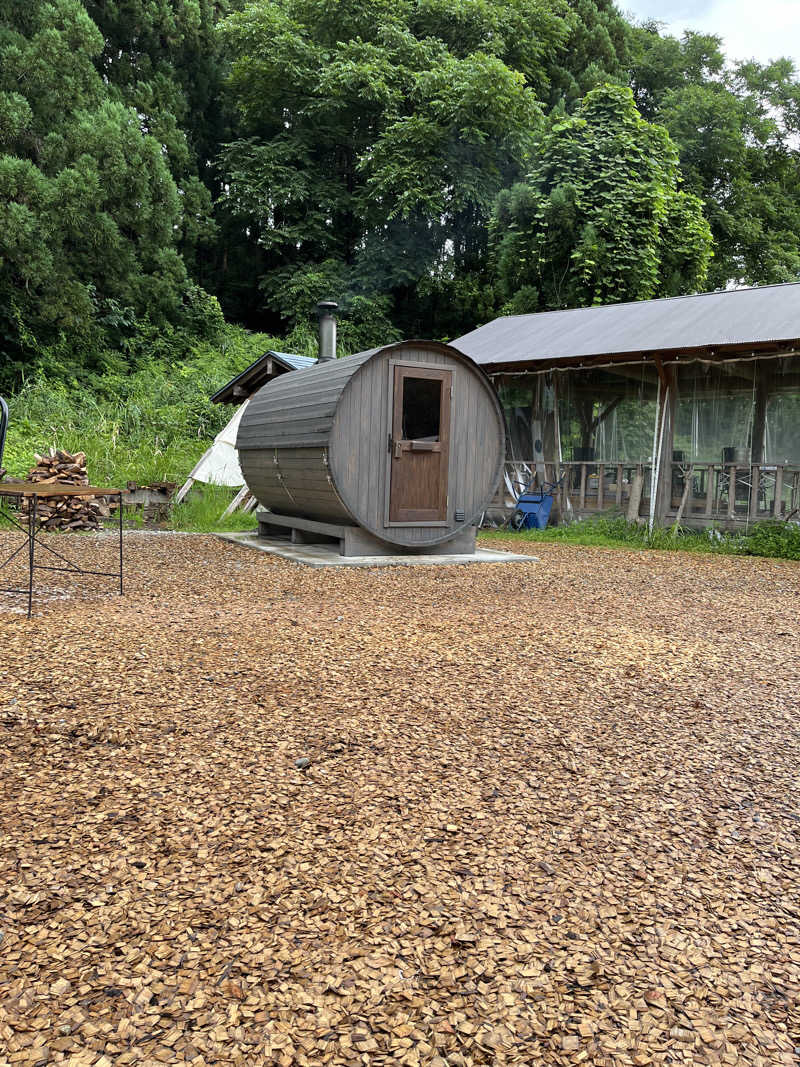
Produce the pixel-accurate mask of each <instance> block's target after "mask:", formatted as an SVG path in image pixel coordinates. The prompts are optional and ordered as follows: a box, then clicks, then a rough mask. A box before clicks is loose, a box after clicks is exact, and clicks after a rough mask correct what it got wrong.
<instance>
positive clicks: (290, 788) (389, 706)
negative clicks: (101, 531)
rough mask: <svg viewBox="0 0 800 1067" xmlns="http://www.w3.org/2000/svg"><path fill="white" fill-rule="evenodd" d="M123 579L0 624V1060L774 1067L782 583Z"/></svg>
mask: <svg viewBox="0 0 800 1067" xmlns="http://www.w3.org/2000/svg"><path fill="white" fill-rule="evenodd" d="M13 540H14V539H13V537H12V535H10V534H8V533H0V552H2V553H3V554H6V553H7V551H8V550H9V549H10V546H11V544H12V543H13ZM58 545H59V546H62V547H63V546H69V550H70V552H71V553H74V554H76V555H77V556H79V557H80V558H82V559H83V560H84V562H86V563H87V564H88V563H89V562H90V561H92V562H94V563H98V564H99V563H102V562H103V560H104V559H105V557H106V556H108V557H109V560H110V558H111V555H110V554H111V553H113V550H114V544H113V540H112V539H111V538H105V539H104V538H102V537H100V538H96V537H92V538H87V537H79V536H73V535H68V536H67V537H64V536H62V537H61V538H59V540H58ZM493 547H495V545H494V544H493ZM126 551H127V557H128V563H127V574H128V590H127V593H126V596H125V597H123V598H119V597H118V596H114V595H113V594H111V593H110V592H108V591H107V587H104V586H103V584H102V583H103V580H102V579H97V580H93V579H88V580H87V579H82V580H81V581H82V584H81V586H80V587H78V586H75V585H73V584H71V580H68V579H66V578H65V576H64V575H58V576H55V577H54V578H53V579H52V580H53V583H54V584H55V585H56V586H57V587H58V592H57V598H54V599H51V600H40V601H39V602H37V605H36V609H35V614H34V618H33V619H32V620H31V621H30V622H29V621H28V620H27V619H25V617H24V615H21V614H19V607H20V605H19V603H18V602H17V601H15V600H14V599H13V598H11V597H6V596H2V597H0V650H1V652H2V657H1V659H0V743H1V744H0V771H1V772H2V792H1V793H0V835H1V837H0V933H2V941H0V1063H3V1064H6V1063H8V1064H45V1063H67V1064H73V1065H76V1067H77V1065H83V1064H87V1065H88V1064H99V1065H102V1067H108V1065H116V1064H142V1063H144V1064H164V1063H180V1062H185V1061H193V1062H194V1063H196V1064H205V1063H209V1064H211V1063H238V1064H272V1063H275V1064H280V1065H287V1067H288V1065H293V1064H346V1065H350V1064H352V1065H356V1064H368V1065H376V1067H380V1065H383V1064H407V1065H416V1064H434V1065H437V1067H444V1065H454V1067H455V1065H458V1067H464V1065H470V1064H515V1063H516V1064H539V1063H543V1064H565V1065H566V1064H581V1063H584V1064H600V1065H616V1064H625V1065H628V1064H631V1065H646V1064H669V1063H672V1064H681V1063H683V1064H739V1063H742V1064H761V1065H773V1064H796V1063H797V1062H798V1059H799V1057H800V1052H799V1051H798V1049H799V1048H800V1008H799V1007H798V1004H799V1003H800V996H799V994H800V917H799V916H798V910H799V909H798V885H799V880H798V875H799V874H800V848H799V847H798V831H799V830H800V814H799V813H798V806H797V797H798V792H797V790H798V784H799V783H798V768H799V767H800V760H799V758H798V757H800V730H799V727H798V687H799V683H800V660H799V659H798V647H800V622H798V607H800V567H799V566H798V565H797V564H792V563H786V562H780V561H770V560H747V559H737V558H725V557H720V558H714V557H702V556H689V555H685V556H682V555H678V554H667V553H663V554H658V553H636V554H634V553H627V552H616V551H608V550H600V549H586V548H572V547H566V546H559V545H543V544H542V545H536V546H535V552H536V555H537V556H538V557H539V562H531V563H530V564H521V565H509V566H491V567H490V566H485V567H468V568H467V567H465V568H461V567H449V568H447V567H435V568H427V567H425V568H422V567H420V568H397V569H387V568H384V569H379V570H340V571H331V570H311V569H306V568H301V567H298V566H295V565H293V564H290V563H286V562H283V561H278V560H275V559H272V558H270V557H268V556H265V555H262V554H259V553H255V552H252V551H249V550H247V549H243V548H241V547H238V546H234V545H231V544H228V543H224V542H221V541H219V540H216V539H214V538H210V537H201V536H147V535H140V534H131V535H129V536H128V538H127V546H126ZM97 569H102V568H101V567H98V568H97ZM56 578H57V581H56ZM303 759H308V760H310V763H309V765H308V767H307V769H305V770H301V769H298V767H297V765H296V761H297V760H303Z"/></svg>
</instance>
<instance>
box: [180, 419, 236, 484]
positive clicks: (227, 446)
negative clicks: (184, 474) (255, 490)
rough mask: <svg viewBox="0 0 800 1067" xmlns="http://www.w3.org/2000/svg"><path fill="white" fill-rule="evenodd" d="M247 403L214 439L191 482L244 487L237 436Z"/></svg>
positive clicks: (194, 471) (195, 470)
mask: <svg viewBox="0 0 800 1067" xmlns="http://www.w3.org/2000/svg"><path fill="white" fill-rule="evenodd" d="M247 403H248V402H247V400H245V402H244V403H243V404H242V406H241V407H240V408H239V410H238V411H237V412H236V414H235V415H234V416H233V418H232V419H231V421H230V422H229V423H228V425H227V426H225V427H223V428H222V429H221V430H220V432H219V433H218V434H217V436H216V437H215V438H214V443H213V445H212V446H211V447H210V448H209V449H208V451H207V452H205V453H204V455H203V456H202V457H201V459H200V461H199V462H198V464H197V466H196V467H195V468H194V470H193V471H192V473H191V474H190V475H189V481H191V482H207V483H209V484H210V485H229V486H231V488H234V489H238V488H239V487H240V486H243V485H244V475H243V474H242V469H241V467H240V466H239V456H238V454H237V452H236V434H237V432H238V430H239V421H240V420H241V417H242V412H243V411H244V409H245V408H246V407H247Z"/></svg>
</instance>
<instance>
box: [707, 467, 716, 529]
mask: <svg viewBox="0 0 800 1067" xmlns="http://www.w3.org/2000/svg"><path fill="white" fill-rule="evenodd" d="M716 473H717V469H716V467H714V466H713V465H712V464H709V465H708V466H707V467H706V510H705V516H706V518H710V516H711V505H712V503H713V500H714V479H715V477H716Z"/></svg>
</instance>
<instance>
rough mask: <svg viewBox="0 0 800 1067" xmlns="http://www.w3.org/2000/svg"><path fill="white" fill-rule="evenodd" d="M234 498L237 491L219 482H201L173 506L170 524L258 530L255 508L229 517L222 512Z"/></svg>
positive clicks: (207, 529) (197, 528)
mask: <svg viewBox="0 0 800 1067" xmlns="http://www.w3.org/2000/svg"><path fill="white" fill-rule="evenodd" d="M232 499H233V491H232V490H230V489H224V488H222V487H221V486H218V485H199V486H196V487H195V488H194V489H193V490H192V492H191V493H189V495H188V496H187V497H186V498H185V499H184V500H183V501H182V502H181V503H180V504H176V505H175V506H174V507H173V509H172V516H171V519H170V526H172V528H173V529H175V530H194V531H196V532H198V533H211V532H213V531H226V530H227V531H239V530H254V529H255V528H256V527H257V526H258V522H257V521H256V516H255V512H252V511H251V512H248V514H246V515H245V514H244V513H243V512H241V511H236V512H234V513H233V515H228V516H227V518H224V519H223V518H222V517H221V516H222V513H223V511H224V510H225V508H226V507H227V506H228V504H230V502H231V500H232Z"/></svg>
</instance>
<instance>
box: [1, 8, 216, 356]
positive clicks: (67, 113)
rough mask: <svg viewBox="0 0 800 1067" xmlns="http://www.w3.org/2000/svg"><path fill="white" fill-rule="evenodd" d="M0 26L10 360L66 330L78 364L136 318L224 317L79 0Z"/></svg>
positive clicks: (18, 12) (20, 14)
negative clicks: (197, 279)
mask: <svg viewBox="0 0 800 1067" xmlns="http://www.w3.org/2000/svg"><path fill="white" fill-rule="evenodd" d="M4 11H5V16H4V18H3V21H2V22H0V337H2V342H3V345H4V351H5V354H6V358H7V361H8V363H7V366H6V367H5V368H4V370H5V371H6V374H8V373H9V371H8V367H9V365H12V364H13V365H15V366H16V367H18V368H21V367H23V366H24V365H25V363H26V362H28V361H30V359H31V358H32V353H34V352H36V351H41V349H42V348H43V347H46V346H47V345H49V344H52V343H55V342H56V341H57V340H58V338H59V336H61V335H64V334H68V335H69V338H70V346H71V349H72V351H73V353H74V354H75V355H76V359H77V361H78V362H79V363H80V362H84V363H86V362H89V361H91V359H92V358H95V359H96V358H97V356H96V354H97V352H98V351H99V350H100V349H101V348H102V347H103V346H104V345H106V344H116V345H119V344H120V343H121V341H122V339H123V338H124V336H125V335H126V333H129V332H130V330H131V329H132V328H133V325H134V323H135V320H136V318H137V317H141V318H143V319H147V320H148V321H150V322H153V323H156V324H158V323H164V324H166V323H172V324H176V325H183V326H188V327H190V328H192V329H195V328H199V329H202V328H204V327H206V326H209V325H210V324H213V323H216V322H218V321H219V316H218V312H216V317H215V310H214V305H213V303H209V298H208V297H207V296H206V294H205V293H203V292H202V291H201V290H199V289H198V288H197V287H196V286H195V285H193V284H192V282H191V281H190V279H189V278H188V276H187V272H186V268H185V266H184V263H183V260H182V258H181V256H180V254H179V251H178V249H177V247H176V235H177V234H178V233H179V232H180V230H181V227H182V222H183V210H182V204H181V197H180V195H179V191H178V189H177V187H176V185H175V182H174V180H173V178H172V176H171V174H170V171H169V168H168V166H167V163H166V162H165V158H164V153H163V151H162V145H161V144H160V143H159V141H157V140H156V139H155V138H153V137H152V136H150V135H149V134H147V133H145V132H143V130H142V128H141V121H140V117H139V115H137V113H136V112H135V111H134V110H133V109H132V108H129V107H126V106H125V105H124V104H123V103H121V102H119V101H116V100H114V99H112V98H111V96H110V94H109V92H108V87H107V85H106V83H105V82H104V80H103V79H102V77H101V76H100V74H99V73H98V71H97V69H96V67H95V59H96V58H97V57H98V56H99V54H100V52H101V50H102V48H103V38H102V35H101V34H100V32H99V30H98V29H97V26H96V25H95V24H94V22H93V21H92V20H91V19H90V18H89V16H88V14H87V12H86V9H85V8H84V6H83V4H81V3H80V2H78V0H52V2H50V3H48V2H45V0H27V2H26V3H24V4H22V3H15V4H7V5H6V6H5V8H4Z"/></svg>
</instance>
